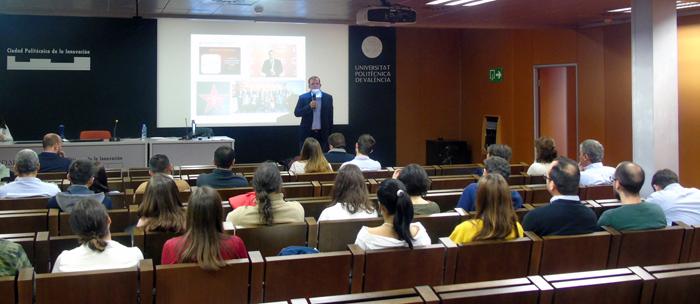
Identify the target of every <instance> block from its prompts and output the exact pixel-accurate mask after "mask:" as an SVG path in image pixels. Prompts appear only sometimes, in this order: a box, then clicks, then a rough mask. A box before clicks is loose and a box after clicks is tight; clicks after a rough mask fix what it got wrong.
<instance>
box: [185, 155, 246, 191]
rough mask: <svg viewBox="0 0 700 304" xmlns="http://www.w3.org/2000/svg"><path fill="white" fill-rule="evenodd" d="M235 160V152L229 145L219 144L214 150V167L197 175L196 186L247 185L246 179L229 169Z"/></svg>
mask: <svg viewBox="0 0 700 304" xmlns="http://www.w3.org/2000/svg"><path fill="white" fill-rule="evenodd" d="M235 161H236V154H235V152H234V151H233V149H231V147H229V146H221V147H218V148H216V151H214V165H215V166H216V169H214V171H212V173H209V174H200V175H199V177H197V187H202V186H209V187H212V188H234V187H248V180H247V179H245V177H243V176H238V175H236V174H235V173H233V171H231V169H232V168H233V163H234V162H235Z"/></svg>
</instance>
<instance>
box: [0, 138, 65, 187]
mask: <svg viewBox="0 0 700 304" xmlns="http://www.w3.org/2000/svg"><path fill="white" fill-rule="evenodd" d="M39 167H40V165H39V157H38V156H37V155H36V152H34V151H33V150H30V149H24V150H22V151H19V152H17V155H16V156H15V167H14V170H15V174H17V178H15V181H13V182H11V183H9V184H7V185H4V186H2V187H0V198H4V197H30V196H54V195H56V193H59V192H61V189H59V188H58V186H56V185H55V184H51V183H45V182H42V181H41V180H40V179H38V178H37V177H36V175H37V173H38V172H39Z"/></svg>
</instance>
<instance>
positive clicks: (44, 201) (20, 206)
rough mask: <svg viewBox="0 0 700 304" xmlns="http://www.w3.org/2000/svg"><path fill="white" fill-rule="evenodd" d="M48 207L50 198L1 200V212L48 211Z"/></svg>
mask: <svg viewBox="0 0 700 304" xmlns="http://www.w3.org/2000/svg"><path fill="white" fill-rule="evenodd" d="M48 205H49V198H48V197H28V198H4V199H0V211H5V210H30V209H46V208H48Z"/></svg>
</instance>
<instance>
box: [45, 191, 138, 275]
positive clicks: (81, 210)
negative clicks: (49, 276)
mask: <svg viewBox="0 0 700 304" xmlns="http://www.w3.org/2000/svg"><path fill="white" fill-rule="evenodd" d="M111 224H112V219H110V218H109V215H108V214H107V209H105V207H104V205H102V204H101V203H100V202H98V201H96V200H93V199H89V198H86V199H83V200H81V201H80V202H78V204H76V205H75V208H73V212H71V214H70V227H71V229H73V232H74V233H75V234H77V235H78V237H79V242H80V246H78V247H77V248H75V249H71V250H65V251H63V252H62V253H61V254H60V255H59V256H58V259H56V263H55V264H54V266H53V272H73V271H88V270H101V269H115V268H126V267H133V266H136V265H137V264H138V263H139V261H140V260H143V254H142V253H141V250H139V249H138V248H137V247H126V246H124V245H122V244H119V243H118V242H115V241H112V235H111V234H110V233H109V226H110V225H111Z"/></svg>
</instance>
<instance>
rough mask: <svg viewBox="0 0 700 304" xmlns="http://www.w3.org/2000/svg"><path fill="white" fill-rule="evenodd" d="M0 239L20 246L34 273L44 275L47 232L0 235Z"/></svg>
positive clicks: (46, 265) (47, 247)
mask: <svg viewBox="0 0 700 304" xmlns="http://www.w3.org/2000/svg"><path fill="white" fill-rule="evenodd" d="M0 239H3V240H7V241H11V242H14V243H17V244H20V245H21V246H22V249H24V253H25V254H27V258H28V259H29V261H30V262H31V263H32V266H34V269H35V270H36V272H39V273H45V272H48V269H49V232H48V231H40V232H26V233H13V234H0Z"/></svg>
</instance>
